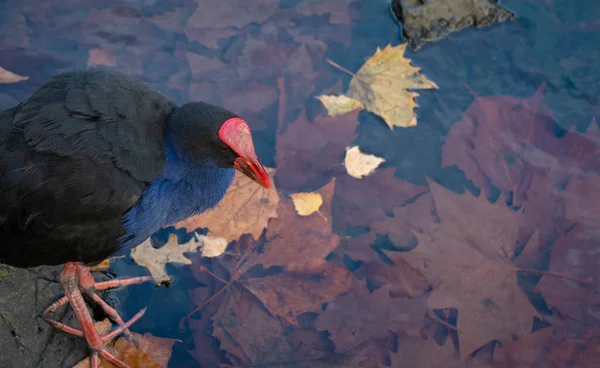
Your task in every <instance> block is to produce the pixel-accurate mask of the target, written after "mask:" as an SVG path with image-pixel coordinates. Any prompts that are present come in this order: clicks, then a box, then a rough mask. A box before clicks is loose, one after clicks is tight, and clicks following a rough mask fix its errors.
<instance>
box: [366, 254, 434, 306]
mask: <svg viewBox="0 0 600 368" xmlns="http://www.w3.org/2000/svg"><path fill="white" fill-rule="evenodd" d="M366 269H367V276H368V278H369V280H370V281H371V282H372V283H373V284H374V285H376V286H378V287H382V286H389V290H390V295H391V296H392V297H394V298H400V297H408V298H414V297H416V296H419V295H423V294H424V293H426V292H427V291H428V290H429V282H428V281H427V279H426V278H425V276H423V274H422V273H421V272H419V271H418V270H415V269H414V268H412V267H411V266H410V265H409V264H408V263H407V262H406V261H405V260H404V259H402V258H396V259H395V260H394V264H393V265H390V264H387V263H384V262H381V261H378V260H377V261H371V262H369V263H367V264H366Z"/></svg>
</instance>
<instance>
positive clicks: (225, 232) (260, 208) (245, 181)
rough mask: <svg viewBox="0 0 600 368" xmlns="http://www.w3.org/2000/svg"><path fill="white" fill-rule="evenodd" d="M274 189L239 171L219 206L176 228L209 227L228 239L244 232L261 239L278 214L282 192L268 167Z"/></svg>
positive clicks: (232, 238) (217, 234)
mask: <svg viewBox="0 0 600 368" xmlns="http://www.w3.org/2000/svg"><path fill="white" fill-rule="evenodd" d="M267 173H268V174H269V178H270V180H271V184H272V185H273V187H272V188H271V189H265V188H263V187H261V186H259V185H256V183H255V182H253V181H252V180H251V179H249V178H248V177H247V176H245V175H244V174H242V173H239V172H237V171H236V174H235V178H234V179H233V183H232V184H231V186H230V187H229V189H227V192H226V193H225V196H224V197H223V199H222V200H221V202H219V204H218V205H217V207H215V208H213V209H212V210H209V211H207V212H204V213H202V214H200V215H196V216H193V217H190V218H189V219H187V220H184V221H181V222H179V223H177V224H175V227H176V228H187V229H188V230H194V229H197V228H201V227H202V228H208V231H209V235H211V236H216V237H222V238H225V240H227V241H228V242H230V241H232V240H236V239H238V238H239V237H240V236H241V235H242V234H252V236H254V238H255V239H256V238H258V237H259V236H260V234H261V233H262V231H263V229H264V228H265V227H266V226H267V222H268V221H269V219H270V218H271V217H277V204H278V203H279V194H278V193H277V188H275V186H274V183H273V175H274V173H275V170H274V169H267Z"/></svg>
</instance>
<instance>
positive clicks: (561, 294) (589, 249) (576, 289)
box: [535, 197, 600, 328]
mask: <svg viewBox="0 0 600 368" xmlns="http://www.w3.org/2000/svg"><path fill="white" fill-rule="evenodd" d="M588 198H589V197H588ZM599 235H600V234H598V232H597V230H595V228H587V227H586V226H584V225H576V226H575V227H574V228H573V229H571V230H570V231H569V232H568V233H567V234H565V235H564V236H562V237H560V238H559V239H558V240H557V241H556V242H555V243H554V246H553V248H552V254H551V256H550V265H549V267H548V270H549V271H551V272H554V273H558V274H563V275H569V276H572V277H576V278H579V279H588V278H589V279H591V280H593V281H594V283H595V285H586V284H582V283H580V282H577V281H574V280H570V279H567V278H563V277H556V276H555V275H544V276H543V277H542V278H541V280H540V282H539V283H538V284H537V286H536V288H535V291H537V292H539V293H540V294H542V296H543V297H544V299H545V300H546V303H548V305H549V306H551V307H554V308H556V309H557V310H558V311H559V312H560V314H561V315H562V316H563V317H568V318H569V319H572V320H573V321H576V323H577V324H578V325H580V326H581V327H582V328H589V327H600V315H598V305H600V268H599V267H598V265H599V264H600V254H598V244H600V236H599Z"/></svg>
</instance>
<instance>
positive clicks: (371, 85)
mask: <svg viewBox="0 0 600 368" xmlns="http://www.w3.org/2000/svg"><path fill="white" fill-rule="evenodd" d="M405 50H406V44H402V45H399V46H395V47H393V46H391V45H388V46H387V47H386V48H384V49H383V50H381V49H379V48H377V51H375V54H374V55H373V56H372V57H371V58H370V59H369V60H367V61H366V62H365V63H364V65H363V66H362V67H361V68H360V69H359V70H358V72H356V74H355V73H352V72H350V71H349V70H347V69H345V68H343V67H341V66H339V65H338V64H336V63H334V62H332V61H330V63H331V64H332V65H334V66H336V67H338V68H339V69H341V70H343V71H345V72H347V73H349V74H351V75H352V77H353V78H352V80H351V81H350V86H349V87H348V91H347V92H346V94H345V95H342V96H337V98H336V96H319V97H317V98H319V99H320V100H321V102H323V104H324V105H325V107H326V108H327V111H328V113H329V115H331V116H336V115H341V114H345V113H348V112H350V111H352V110H355V109H356V108H357V106H359V103H360V104H362V105H363V106H364V107H365V108H366V109H367V110H369V111H371V112H373V113H375V114H377V115H379V116H381V118H382V119H383V120H384V121H385V122H386V123H387V125H388V126H389V127H390V128H393V127H394V126H399V127H404V128H406V127H411V126H415V125H417V117H416V115H415V113H414V109H415V107H418V105H417V103H416V102H415V97H416V96H418V94H417V93H416V92H410V91H409V89H430V88H438V86H437V85H436V84H435V83H433V82H432V81H430V80H429V79H427V77H426V76H424V75H423V74H421V73H419V70H420V68H418V67H415V66H412V65H411V64H410V59H407V58H405V57H404V52H405ZM349 99H353V100H357V101H358V102H354V103H351V101H350V100H349ZM340 100H343V103H340V102H341V101H340Z"/></svg>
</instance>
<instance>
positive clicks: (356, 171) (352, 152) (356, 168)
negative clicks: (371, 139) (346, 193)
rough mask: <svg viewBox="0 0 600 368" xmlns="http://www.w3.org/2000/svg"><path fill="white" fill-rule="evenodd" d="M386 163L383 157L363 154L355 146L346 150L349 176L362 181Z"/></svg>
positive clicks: (346, 164)
mask: <svg viewBox="0 0 600 368" xmlns="http://www.w3.org/2000/svg"><path fill="white" fill-rule="evenodd" d="M384 161H385V160H384V159H383V158H381V157H377V156H375V155H370V154H367V153H362V152H361V151H360V148H358V146H354V147H352V148H347V149H346V158H345V159H344V165H345V166H346V171H347V172H348V175H350V176H352V177H354V178H357V179H362V178H363V177H365V176H367V175H369V174H371V173H372V172H373V171H375V169H376V168H377V167H378V166H379V165H381V164H382V163H383V162H384Z"/></svg>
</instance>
